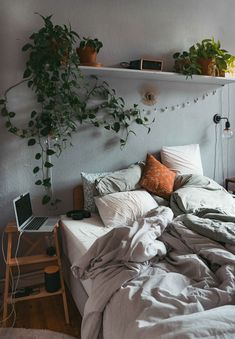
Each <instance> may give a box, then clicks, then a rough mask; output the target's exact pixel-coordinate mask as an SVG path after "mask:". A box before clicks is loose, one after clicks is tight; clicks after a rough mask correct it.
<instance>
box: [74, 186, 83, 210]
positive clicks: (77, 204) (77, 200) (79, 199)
mask: <svg viewBox="0 0 235 339" xmlns="http://www.w3.org/2000/svg"><path fill="white" fill-rule="evenodd" d="M83 207H84V197H83V187H82V185H78V186H76V187H75V188H74V189H73V208H74V209H76V210H82V209H83Z"/></svg>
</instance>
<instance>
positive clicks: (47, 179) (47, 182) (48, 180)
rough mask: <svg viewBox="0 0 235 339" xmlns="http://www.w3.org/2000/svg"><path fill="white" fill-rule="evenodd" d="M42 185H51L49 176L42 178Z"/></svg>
mask: <svg viewBox="0 0 235 339" xmlns="http://www.w3.org/2000/svg"><path fill="white" fill-rule="evenodd" d="M43 186H45V187H51V178H46V179H44V180H43Z"/></svg>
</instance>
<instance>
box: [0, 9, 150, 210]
mask: <svg viewBox="0 0 235 339" xmlns="http://www.w3.org/2000/svg"><path fill="white" fill-rule="evenodd" d="M39 15H40V14H39ZM40 16H41V18H42V20H43V23H44V25H43V27H42V28H41V29H39V31H38V32H36V33H33V34H32V35H31V36H30V37H29V40H30V41H29V42H28V43H26V44H25V45H24V46H23V48H22V51H23V52H26V53H27V54H28V60H27V62H26V69H25V71H24V74H23V79H22V80H21V81H20V82H18V83H16V84H15V85H13V86H11V87H9V88H8V89H7V90H6V91H5V93H4V95H3V98H2V99H1V100H0V107H1V114H2V116H3V117H4V118H5V119H6V122H5V126H6V128H7V129H8V131H9V132H10V133H13V134H15V135H17V136H18V137H20V138H27V140H28V141H27V144H28V146H29V147H33V146H34V147H35V146H36V153H35V161H36V166H34V168H33V173H34V174H35V175H36V181H35V184H36V185H38V186H42V187H43V188H44V189H45V194H44V195H43V197H42V204H47V203H51V204H52V205H54V204H56V203H57V202H58V201H59V200H58V199H55V198H54V196H53V191H52V180H51V169H52V167H53V166H54V164H53V162H52V160H51V158H52V157H53V156H57V157H58V156H59V155H60V154H61V152H62V151H63V150H64V149H65V148H66V146H67V145H68V144H69V145H72V144H71V138H72V134H73V133H75V132H76V131H77V130H78V127H79V126H80V125H81V124H90V125H93V126H95V127H101V128H104V129H106V130H110V131H113V132H115V133H119V134H120V135H121V136H120V145H121V147H124V146H125V144H126V142H127V139H128V137H129V135H130V134H131V133H133V134H135V132H134V130H133V129H132V125H133V123H136V124H139V125H142V126H144V127H145V128H147V132H148V133H149V132H150V124H151V123H152V122H153V121H151V122H149V119H148V117H146V116H142V114H141V111H140V109H139V107H138V105H137V104H134V105H133V107H132V108H129V109H127V108H126V107H125V102H124V100H123V98H122V97H118V96H117V95H116V93H115V90H114V89H112V88H110V86H109V85H108V83H107V82H105V81H99V79H98V78H97V77H95V76H92V77H91V79H90V81H87V79H86V78H84V76H83V74H82V72H81V70H80V69H79V58H78V55H77V53H76V46H75V44H76V41H77V40H79V39H80V38H79V36H78V34H77V33H76V32H74V31H73V30H72V29H71V27H70V26H66V25H63V26H59V25H54V24H53V23H52V20H51V18H52V16H51V15H50V16H47V17H44V16H42V15H40ZM22 83H26V84H27V86H28V88H30V89H31V90H32V91H33V92H34V93H35V95H36V100H35V108H34V109H33V110H32V111H31V112H30V113H29V120H28V121H27V125H26V126H25V127H24V128H19V127H17V126H16V125H15V124H14V117H15V116H16V112H13V111H11V110H10V108H9V96H8V94H9V92H10V91H12V90H13V89H14V88H15V87H18V86H20V85H21V84H22ZM97 98H99V100H96V102H98V103H96V104H94V100H93V104H92V105H91V104H90V100H91V99H97ZM100 99H102V100H100Z"/></svg>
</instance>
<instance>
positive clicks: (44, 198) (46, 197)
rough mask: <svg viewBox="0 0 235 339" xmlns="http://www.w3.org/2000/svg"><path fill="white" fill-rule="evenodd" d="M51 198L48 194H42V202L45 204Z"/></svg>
mask: <svg viewBox="0 0 235 339" xmlns="http://www.w3.org/2000/svg"><path fill="white" fill-rule="evenodd" d="M50 200H51V198H50V197H49V195H44V196H43V198H42V204H43V205H46V204H48V202H49V201H50Z"/></svg>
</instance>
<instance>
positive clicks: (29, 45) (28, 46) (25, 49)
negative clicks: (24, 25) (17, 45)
mask: <svg viewBox="0 0 235 339" xmlns="http://www.w3.org/2000/svg"><path fill="white" fill-rule="evenodd" d="M32 47H33V46H32V45H31V44H26V45H24V46H23V47H22V51H23V52H25V51H27V50H28V49H29V48H32Z"/></svg>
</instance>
